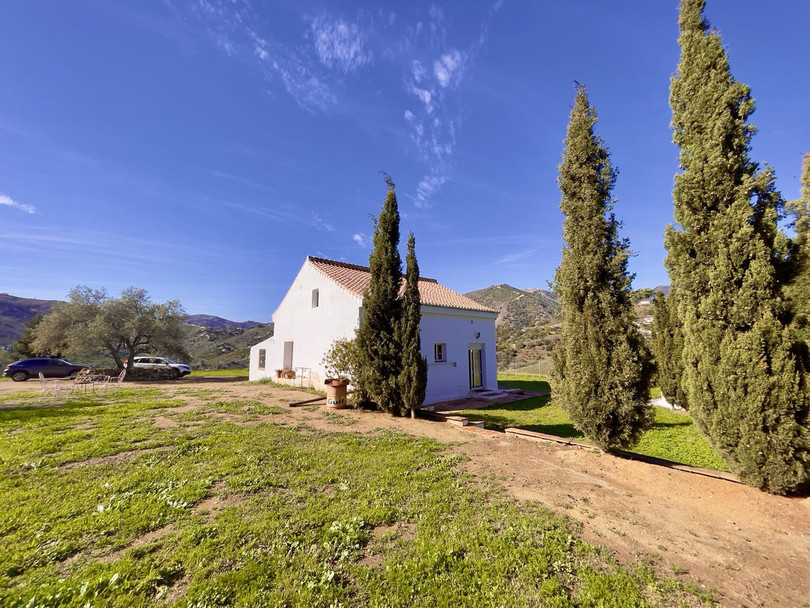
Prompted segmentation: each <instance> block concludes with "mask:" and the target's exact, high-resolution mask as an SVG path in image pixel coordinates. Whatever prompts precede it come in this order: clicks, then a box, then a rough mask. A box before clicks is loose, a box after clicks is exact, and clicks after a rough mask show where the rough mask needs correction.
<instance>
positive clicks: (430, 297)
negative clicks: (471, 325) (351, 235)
mask: <svg viewBox="0 0 810 608" xmlns="http://www.w3.org/2000/svg"><path fill="white" fill-rule="evenodd" d="M307 260H308V261H309V263H310V264H312V265H313V266H314V267H315V268H317V269H318V270H319V271H320V272H322V273H323V274H325V275H326V276H327V277H329V278H330V279H332V280H333V281H335V282H336V283H337V284H338V285H340V286H342V287H344V288H345V289H347V290H349V291H350V292H352V293H353V294H355V295H357V296H360V297H363V292H364V291H365V289H366V288H367V287H368V285H369V283H370V282H371V274H370V273H369V269H368V267H367V266H358V265H356V264H347V263H345V262H337V261H335V260H327V259H324V258H315V257H312V256H308V257H307ZM403 281H404V277H403ZM419 299H420V300H421V302H422V304H423V305H426V306H443V307H445V308H458V309H460V310H473V311H477V312H498V311H497V310H493V309H492V308H489V307H488V306H484V305H483V304H479V303H478V302H476V301H475V300H472V299H470V298H468V297H467V296H463V295H461V294H460V293H458V292H455V291H453V290H452V289H450V288H449V287H445V286H444V285H441V284H440V283H439V282H438V281H437V280H436V279H427V278H425V277H419Z"/></svg>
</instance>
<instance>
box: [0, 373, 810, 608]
mask: <svg viewBox="0 0 810 608" xmlns="http://www.w3.org/2000/svg"><path fill="white" fill-rule="evenodd" d="M26 384H28V383H26ZM190 384H191V383H189V382H186V381H180V382H178V383H177V384H176V385H172V384H168V383H167V384H166V385H165V386H166V389H167V390H168V391H170V392H175V391H179V394H178V396H180V397H183V398H184V399H186V401H187V402H188V404H189V405H188V406H187V407H191V408H193V407H194V405H195V401H196V398H194V397H193V396H190V395H187V394H186V395H184V394H183V392H182V389H183V388H188V387H189V386H190ZM197 386H198V387H201V386H202V385H197ZM175 387H176V388H175ZM205 388H206V389H208V388H211V389H214V390H217V391H221V392H222V394H223V396H229V397H234V398H240V399H254V400H260V401H262V402H263V403H266V404H267V405H286V404H287V403H288V402H289V401H290V400H293V401H295V400H297V399H301V400H303V399H307V398H311V395H310V394H309V393H303V392H302V393H298V392H294V391H289V390H282V389H277V388H274V387H271V386H269V385H261V384H247V383H228V384H216V385H205ZM12 390H18V391H19V390H27V391H32V390H36V388H35V387H34V386H30V387H26V386H20V385H16V384H12V383H10V382H0V394H2V393H6V392H9V391H12ZM184 409H185V408H184ZM326 412H327V409H326V407H325V406H321V407H320V408H319V409H318V410H315V411H313V409H312V408H290V409H289V411H287V412H285V413H284V414H278V415H274V416H268V417H267V418H266V419H267V420H268V421H272V422H275V423H284V424H291V425H297V424H300V423H305V424H307V425H309V426H311V427H313V428H316V429H322V430H328V431H348V432H357V433H375V432H378V431H379V430H380V429H390V430H396V431H401V432H404V433H409V434H413V435H419V436H426V437H430V438H432V439H435V440H437V441H441V442H454V443H457V445H454V446H452V447H451V448H449V449H451V450H454V451H457V452H459V453H462V454H465V455H467V456H468V457H469V459H470V460H469V461H468V462H467V463H466V464H465V466H466V468H467V469H468V470H469V471H470V472H471V473H473V474H476V475H484V474H494V476H495V478H496V479H498V480H501V482H502V483H503V484H504V485H505V487H506V488H507V491H508V492H509V493H510V494H511V495H512V496H514V497H515V498H516V499H518V500H532V501H536V502H537V503H540V504H542V505H543V506H545V507H547V508H549V509H551V510H552V511H555V512H557V513H561V514H564V515H566V516H568V517H571V518H572V519H574V520H577V521H579V522H581V525H582V536H583V538H584V540H586V541H587V542H591V543H594V544H599V545H603V546H606V547H609V548H610V549H611V550H612V551H613V552H614V554H615V555H616V557H617V558H618V559H619V560H620V561H622V562H625V563H629V562H633V561H634V560H636V559H642V560H644V561H651V562H653V563H654V564H656V565H657V566H658V567H659V568H661V569H662V570H663V571H665V572H669V573H670V574H674V575H676V576H678V577H679V578H681V579H682V580H685V581H689V582H692V583H695V584H697V585H703V586H705V587H706V588H710V589H715V590H716V591H717V592H718V595H719V599H720V601H721V603H722V604H723V605H726V606H741V607H754V606H780V607H785V606H797V607H798V606H810V498H786V497H780V496H771V495H769V494H766V493H763V492H759V491H758V490H754V489H752V488H749V487H747V486H744V485H740V484H736V483H732V482H728V481H723V480H718V479H712V478H707V477H701V476H698V475H693V474H690V473H686V472H681V471H676V470H671V469H667V468H664V467H660V466H655V465H650V464H645V463H642V462H636V461H630V460H624V459H620V458H616V457H614V456H610V455H607V454H603V453H601V452H597V451H595V450H583V449H579V448H574V447H568V446H562V445H558V444H549V443H542V442H535V441H531V440H527V439H520V438H517V437H513V436H508V435H505V434H502V433H495V432H491V431H468V430H463V429H460V428H458V427H455V426H452V425H450V424H447V423H440V422H430V421H427V420H410V419H402V418H392V417H390V416H387V415H384V414H378V413H368V412H358V411H351V410H341V411H331V410H329V411H328V412H329V413H326ZM157 422H158V423H160V422H161V421H157ZM255 422H256V421H255V420H254V421H252V423H255Z"/></svg>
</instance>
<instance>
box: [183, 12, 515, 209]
mask: <svg viewBox="0 0 810 608" xmlns="http://www.w3.org/2000/svg"><path fill="white" fill-rule="evenodd" d="M192 1H193V2H194V3H195V4H194V9H193V11H194V13H195V15H196V16H197V18H199V19H200V20H201V21H202V23H203V24H204V26H205V27H206V29H207V31H208V32H209V34H210V36H211V37H212V39H213V40H214V42H215V44H216V45H217V46H218V47H219V48H220V49H221V50H222V52H224V53H226V54H228V55H229V56H232V57H234V58H235V59H241V60H242V61H250V62H255V63H257V64H258V65H259V66H261V68H260V69H261V71H262V73H263V75H264V77H265V78H267V80H268V81H270V82H271V83H275V85H276V86H279V85H280V86H281V87H283V89H284V90H285V91H286V93H287V94H288V95H289V96H290V97H292V98H293V99H294V100H295V101H296V103H298V105H299V106H300V107H301V108H303V109H304V110H306V111H308V112H312V113H320V112H330V111H332V112H334V111H337V112H340V111H341V109H343V108H344V106H346V105H347V103H346V100H344V99H342V98H343V97H344V96H345V97H348V96H350V95H353V94H354V93H353V91H354V90H361V89H362V87H355V88H354V89H353V88H352V84H354V83H356V82H357V80H356V79H357V78H358V77H359V74H361V73H365V72H366V70H367V69H370V68H371V67H377V68H379V67H380V65H382V64H384V65H385V67H386V68H390V66H392V65H394V66H398V69H401V70H402V72H400V74H401V76H400V84H401V86H402V89H401V90H402V91H403V92H404V93H405V95H406V96H407V99H408V102H406V103H405V104H403V107H402V108H401V111H402V116H403V117H404V122H405V126H406V128H407V133H408V135H409V137H410V139H411V141H412V142H413V146H414V149H415V150H416V152H417V154H418V156H419V160H420V161H421V162H422V163H424V164H425V165H426V166H425V173H424V176H423V177H422V179H421V180H420V181H419V183H418V184H417V187H416V190H415V193H414V194H413V197H414V202H415V204H416V205H417V207H421V208H428V207H430V206H431V203H430V200H431V199H432V198H433V197H435V196H436V195H437V194H438V192H439V190H440V189H441V188H442V186H443V185H444V184H445V183H446V182H447V181H448V180H449V179H450V178H451V175H452V168H453V162H452V158H453V154H454V151H455V147H456V131H457V129H458V127H459V125H460V124H461V121H462V117H463V111H464V100H463V97H462V96H461V95H460V90H461V85H462V84H463V81H464V79H465V78H466V77H467V74H468V73H470V72H471V70H472V69H473V66H474V64H475V57H476V55H477V53H478V52H479V50H480V48H481V47H482V46H483V45H484V44H485V43H486V39H487V29H488V22H489V21H490V20H492V19H493V16H494V15H495V13H497V12H498V11H499V10H500V8H501V6H502V4H503V0H491V4H490V7H489V10H488V13H487V15H486V16H485V17H484V20H483V22H482V23H481V26H480V27H479V30H478V32H476V33H475V34H473V36H472V37H471V38H468V39H467V40H466V42H465V41H464V40H463V39H458V36H457V35H455V31H451V26H452V23H451V22H448V20H447V19H446V17H445V12H444V10H443V9H442V7H441V6H440V4H439V3H438V2H434V3H433V4H431V5H430V6H429V7H428V8H427V9H426V10H425V9H424V8H422V9H416V10H417V11H418V12H417V14H416V15H414V14H413V12H412V11H410V10H408V11H406V12H404V13H402V12H400V13H393V12H391V11H388V10H384V9H377V10H373V11H367V10H360V11H358V12H357V14H355V15H354V16H353V17H347V16H345V15H337V14H336V13H335V11H333V10H330V9H329V8H326V9H323V10H318V12H315V13H308V14H303V13H302V14H300V18H301V28H300V30H298V31H296V30H295V28H294V27H293V28H290V27H287V28H286V29H285V30H283V31H282V30H278V31H274V30H273V25H272V24H270V23H269V22H268V21H267V20H266V19H263V18H262V17H263V16H262V15H260V13H262V11H260V10H258V7H259V4H258V3H256V7H257V10H254V8H253V6H252V2H253V0H192ZM326 6H328V5H326ZM405 15H408V16H405ZM296 36H297V37H298V38H297V39H296V38H295V37H296ZM375 64H377V65H376V66H375ZM375 93H376V94H377V95H378V96H380V95H386V96H387V97H388V98H391V99H393V96H391V95H390V93H389V92H387V91H383V90H381V89H378V90H377V91H375ZM270 94H271V95H273V92H272V90H271V91H270ZM349 101H352V100H349ZM349 105H351V104H349ZM362 105H363V104H362V103H361V104H355V106H354V107H360V106H362ZM349 111H351V110H349Z"/></svg>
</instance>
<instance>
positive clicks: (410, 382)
mask: <svg viewBox="0 0 810 608" xmlns="http://www.w3.org/2000/svg"><path fill="white" fill-rule="evenodd" d="M421 318H422V312H421V304H420V300H419V264H418V263H417V262H416V245H415V239H414V236H413V232H411V233H410V236H409V237H408V255H407V256H406V258H405V295H404V297H403V301H402V332H401V334H400V343H401V345H402V375H401V376H400V392H401V394H402V406H403V409H402V411H401V412H400V413H401V414H404V413H405V412H406V411H408V410H410V412H411V416H412V417H415V416H416V410H417V408H419V407H420V406H421V405H422V402H423V401H424V400H425V389H426V388H427V361H426V360H425V358H424V357H423V356H422V340H421V338H420V337H419V322H420V320H421Z"/></svg>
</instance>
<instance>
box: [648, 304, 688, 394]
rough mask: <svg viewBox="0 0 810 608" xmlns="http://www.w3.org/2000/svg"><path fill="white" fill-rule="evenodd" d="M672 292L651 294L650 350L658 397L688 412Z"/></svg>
mask: <svg viewBox="0 0 810 608" xmlns="http://www.w3.org/2000/svg"><path fill="white" fill-rule="evenodd" d="M675 294H676V292H675V291H674V290H671V291H670V292H669V296H666V295H664V294H663V293H657V294H655V299H654V300H653V305H654V309H653V328H652V351H653V357H654V358H655V363H656V377H657V378H658V386H659V387H660V388H661V394H662V395H663V396H664V397H665V398H666V399H667V401H669V402H670V403H672V404H673V405H677V406H678V407H682V408H684V409H689V405H688V401H687V400H686V393H685V392H684V390H683V387H682V384H681V382H682V379H683V327H681V324H680V322H679V320H678V315H677V314H676V310H675V307H676V306H677V304H676V301H675V300H676V295H675Z"/></svg>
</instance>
